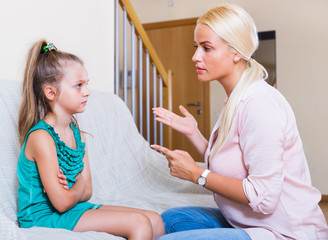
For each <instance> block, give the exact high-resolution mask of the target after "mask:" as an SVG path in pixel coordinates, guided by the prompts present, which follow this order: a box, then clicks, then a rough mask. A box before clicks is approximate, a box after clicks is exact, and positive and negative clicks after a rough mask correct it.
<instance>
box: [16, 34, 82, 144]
mask: <svg viewBox="0 0 328 240" xmlns="http://www.w3.org/2000/svg"><path fill="white" fill-rule="evenodd" d="M45 46H47V42H46V41H45V40H40V41H38V42H36V43H34V44H33V45H32V47H31V49H30V50H29V52H28V55H27V62H26V67H25V71H24V79H23V89H22V90H23V96H22V102H21V106H20V109H19V117H18V132H19V142H20V144H21V145H22V144H23V143H24V140H25V137H26V135H27V133H28V131H29V130H30V129H31V128H32V127H33V126H34V125H35V124H36V123H37V122H38V121H39V120H41V119H42V118H43V117H44V116H45V115H46V114H48V113H49V112H51V107H50V104H49V101H48V100H47V98H46V96H45V95H44V91H43V89H44V87H45V86H46V85H51V86H53V87H56V88H57V89H58V86H59V83H60V81H61V79H62V77H63V74H64V72H63V70H64V66H65V65H66V64H67V63H68V62H76V63H79V64H82V65H83V62H82V60H81V59H80V58H78V57H77V56H75V55H73V54H70V53H66V52H63V51H58V50H55V49H53V50H49V51H46V52H45V51H44V50H43V48H44V47H45ZM58 90H59V89H58Z"/></svg>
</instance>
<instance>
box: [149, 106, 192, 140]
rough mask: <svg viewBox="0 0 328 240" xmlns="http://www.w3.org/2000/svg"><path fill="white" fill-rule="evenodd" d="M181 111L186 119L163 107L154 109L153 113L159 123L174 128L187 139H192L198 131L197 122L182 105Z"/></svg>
mask: <svg viewBox="0 0 328 240" xmlns="http://www.w3.org/2000/svg"><path fill="white" fill-rule="evenodd" d="M179 110H180V112H181V113H182V114H183V115H184V116H185V117H181V116H179V115H177V114H175V113H173V112H171V111H169V110H167V109H165V108H162V107H156V108H153V113H154V114H155V115H156V120H157V121H159V122H161V123H164V124H166V125H167V126H170V127H172V128H173V129H174V130H177V131H178V132H180V133H182V134H184V135H186V136H187V137H191V136H192V135H193V134H194V133H195V132H196V130H197V121H196V119H195V118H194V117H193V116H192V115H191V114H190V113H189V112H188V110H187V109H185V108H184V107H183V106H181V105H180V106H179Z"/></svg>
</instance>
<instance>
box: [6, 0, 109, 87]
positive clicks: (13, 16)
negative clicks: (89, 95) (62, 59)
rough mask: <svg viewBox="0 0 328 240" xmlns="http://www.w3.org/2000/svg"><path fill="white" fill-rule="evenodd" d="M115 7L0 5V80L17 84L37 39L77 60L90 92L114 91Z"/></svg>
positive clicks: (69, 0)
mask: <svg viewBox="0 0 328 240" xmlns="http://www.w3.org/2000/svg"><path fill="white" fill-rule="evenodd" d="M113 14H114V1H107V0H95V1H89V0H56V1H50V2H49V1H43V0H28V1H26V0H10V1H9V0H0V30H1V33H0V34H1V35H0V36H1V37H0V78H2V79H10V80H16V81H21V79H22V72H23V68H24V63H25V56H26V54H27V51H28V48H29V47H30V46H31V44H32V43H33V42H35V41H37V40H39V39H40V38H45V39H47V40H48V41H51V42H54V44H55V46H56V47H57V48H58V49H60V50H63V51H67V52H70V53H73V54H75V55H77V56H79V57H80V58H81V59H82V60H83V61H84V63H85V66H86V68H87V70H88V73H89V78H90V88H93V89H98V90H102V91H108V92H112V91H113V82H114V81H113V76H114V72H113V69H114V67H113V64H114V54H113V47H114V45H113V43H114V38H113V36H114V34H113V29H114V17H113Z"/></svg>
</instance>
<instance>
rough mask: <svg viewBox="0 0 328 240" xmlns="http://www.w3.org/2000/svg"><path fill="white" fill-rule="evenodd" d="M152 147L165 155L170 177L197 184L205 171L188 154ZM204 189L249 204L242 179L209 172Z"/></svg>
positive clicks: (156, 146)
mask: <svg viewBox="0 0 328 240" xmlns="http://www.w3.org/2000/svg"><path fill="white" fill-rule="evenodd" d="M152 147H153V148H154V149H156V150H158V151H160V152H162V153H164V154H165V155H166V158H167V160H168V161H169V166H170V173H171V175H172V176H174V177H178V178H181V179H184V180H188V181H191V182H193V183H196V184H197V179H198V178H199V176H200V175H201V174H202V173H203V172H204V170H205V169H204V168H202V167H200V166H198V165H197V164H196V163H195V161H194V159H193V158H192V157H191V156H190V155H189V153H187V152H185V151H181V150H174V151H170V150H169V149H167V148H165V147H162V146H158V145H152ZM204 187H205V188H207V189H208V190H211V191H212V192H214V193H217V194H219V195H221V196H223V197H226V198H228V199H231V200H233V201H236V202H239V203H242V204H245V205H246V204H248V203H249V202H248V200H247V198H246V196H245V193H244V190H243V180H242V179H235V178H230V177H225V176H222V175H219V174H217V173H214V172H210V173H209V174H208V175H207V179H206V185H205V186H204Z"/></svg>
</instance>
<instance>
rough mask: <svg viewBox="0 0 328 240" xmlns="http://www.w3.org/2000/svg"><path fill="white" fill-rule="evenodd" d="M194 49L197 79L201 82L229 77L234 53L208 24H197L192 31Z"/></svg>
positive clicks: (223, 79) (232, 66)
mask: <svg viewBox="0 0 328 240" xmlns="http://www.w3.org/2000/svg"><path fill="white" fill-rule="evenodd" d="M194 41H195V47H196V51H195V54H194V56H193V57H192V60H193V61H194V62H195V63H196V71H197V73H198V79H199V80H200V81H202V82H208V81H212V80H218V81H219V82H221V83H223V82H224V81H225V80H228V79H229V76H230V75H231V74H232V72H233V69H234V62H233V59H234V57H235V55H236V53H235V52H234V51H232V48H231V47H230V46H229V45H228V44H226V43H225V41H223V40H222V38H221V37H219V36H218V35H217V34H216V33H215V32H214V31H213V30H212V29H211V28H210V27H209V26H207V25H205V24H201V23H200V24H197V26H196V28H195V32H194Z"/></svg>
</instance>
